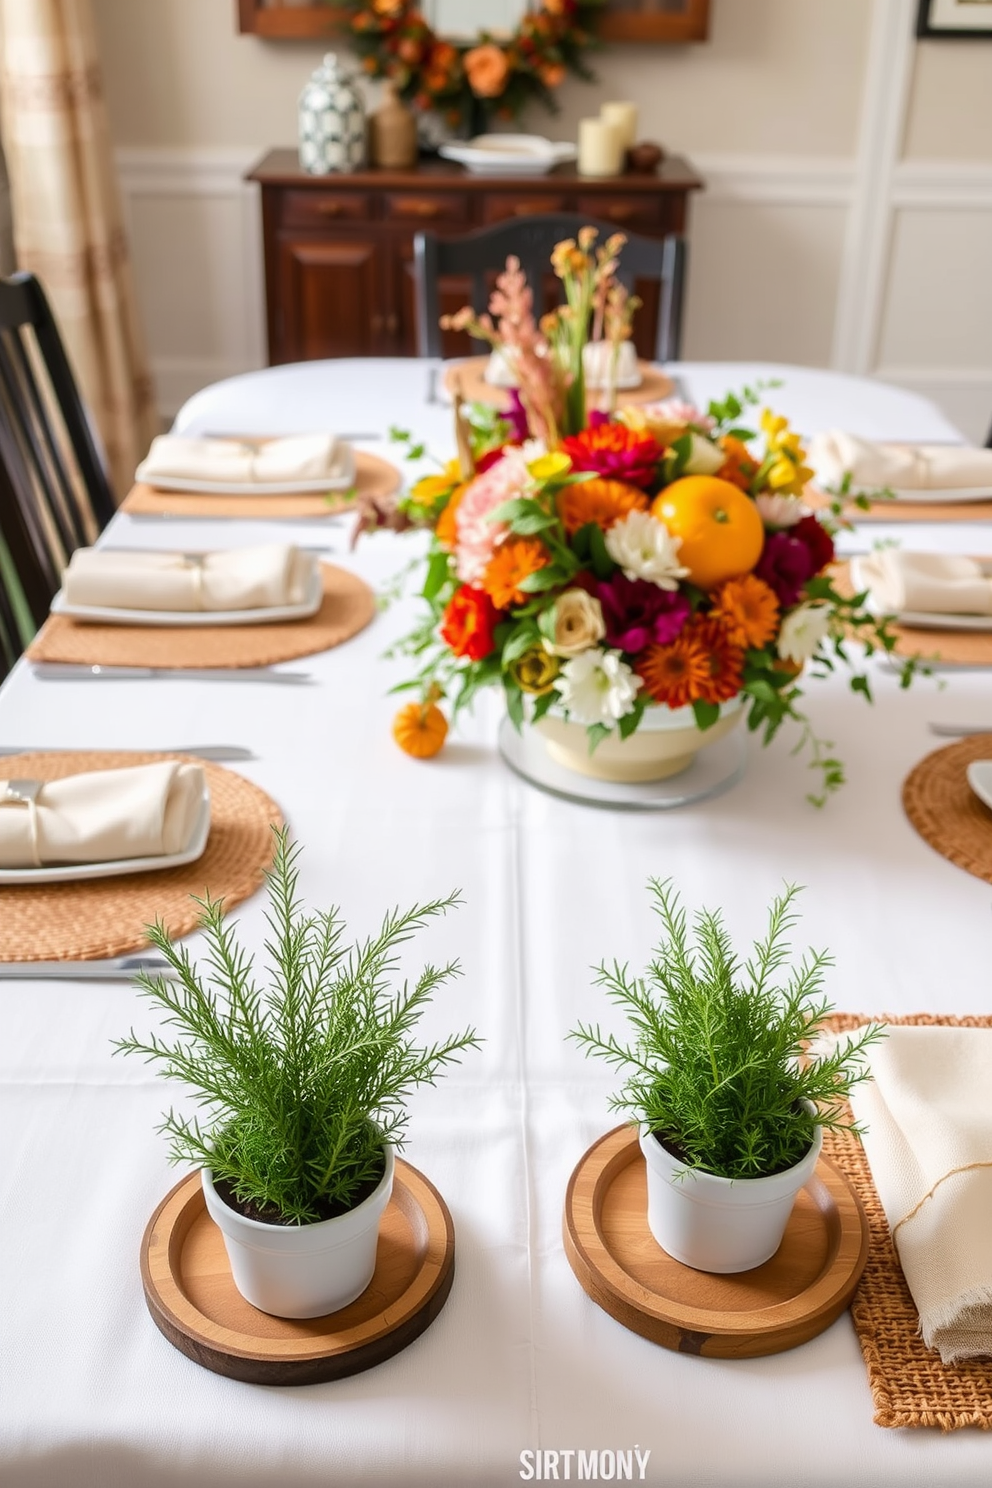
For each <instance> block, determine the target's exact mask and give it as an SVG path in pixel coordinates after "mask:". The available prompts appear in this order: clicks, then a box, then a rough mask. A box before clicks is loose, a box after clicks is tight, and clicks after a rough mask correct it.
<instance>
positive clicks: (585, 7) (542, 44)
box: [350, 0, 602, 134]
mask: <svg viewBox="0 0 992 1488" xmlns="http://www.w3.org/2000/svg"><path fill="white" fill-rule="evenodd" d="M350 9H351V12H352V15H351V30H352V34H353V37H354V43H355V49H356V50H357V52H358V54H359V56H360V57H361V59H362V68H363V70H364V71H365V73H366V74H367V75H368V76H369V77H376V78H389V79H390V80H391V81H392V82H394V83H395V84H396V86H397V88H398V90H399V93H400V96H401V97H402V98H403V99H404V100H405V101H406V102H407V103H409V104H412V105H413V107H414V108H415V109H417V110H418V111H420V112H423V113H426V112H428V111H429V110H435V111H436V112H437V113H438V114H439V115H440V116H441V118H442V119H443V120H444V122H445V124H447V125H448V126H449V127H450V128H451V129H453V130H457V131H459V132H464V131H467V132H468V133H469V134H476V133H481V132H482V131H483V130H484V129H486V128H487V127H488V126H489V125H490V124H491V123H493V122H494V121H502V122H509V121H511V120H513V119H516V118H517V117H518V116H519V114H520V113H521V111H522V110H523V108H524V107H525V105H526V104H528V103H532V102H538V103H541V104H543V106H544V107H545V108H547V109H549V110H551V111H552V112H555V111H556V110H557V107H558V105H557V103H556V101H555V98H554V90H555V89H556V88H557V87H559V86H560V84H561V83H562V82H564V80H565V76H566V74H567V73H569V72H573V73H575V74H577V76H579V77H581V78H585V79H586V80H587V81H589V80H590V79H591V78H592V73H591V72H590V71H589V68H588V67H587V66H586V62H585V53H586V51H587V50H588V49H589V48H590V47H591V46H594V45H595V39H596V38H595V31H594V18H595V15H596V12H597V11H599V10H601V9H602V0H541V4H540V6H539V7H538V8H537V9H535V10H528V11H526V12H525V13H524V15H523V16H522V17H521V19H520V23H519V25H518V26H517V29H516V31H514V32H513V34H512V35H507V34H505V33H503V34H499V35H497V34H495V33H491V32H488V31H482V32H480V33H479V36H478V37H477V38H475V40H474V41H473V42H472V43H471V44H469V43H465V44H460V43H457V42H454V41H445V40H443V39H442V38H441V37H440V36H438V35H436V34H435V32H434V31H432V30H431V28H430V26H429V25H428V24H427V22H426V20H425V19H424V17H423V15H421V13H420V11H419V10H418V9H417V6H416V4H415V3H414V0H371V3H368V0H359V3H352V4H351V6H350Z"/></svg>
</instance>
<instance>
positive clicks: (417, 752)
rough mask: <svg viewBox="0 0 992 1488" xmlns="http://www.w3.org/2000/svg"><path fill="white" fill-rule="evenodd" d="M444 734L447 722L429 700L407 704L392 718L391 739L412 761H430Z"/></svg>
mask: <svg viewBox="0 0 992 1488" xmlns="http://www.w3.org/2000/svg"><path fill="white" fill-rule="evenodd" d="M447 734H448V720H447V719H446V718H445V716H444V714H443V713H442V712H441V709H440V708H439V707H438V706H437V704H436V703H435V702H434V701H433V699H431V698H427V699H425V701H424V702H422V703H407V705H406V707H405V708H401V709H400V711H399V712H398V713H397V715H396V717H395V718H394V719H393V738H394V739H395V740H396V742H397V744H398V745H399V746H400V748H401V749H402V750H403V752H404V754H410V755H412V756H413V758H414V759H432V758H433V757H434V755H435V754H437V753H438V751H439V750H440V749H441V747H442V745H443V744H444V741H445V739H446V737H447Z"/></svg>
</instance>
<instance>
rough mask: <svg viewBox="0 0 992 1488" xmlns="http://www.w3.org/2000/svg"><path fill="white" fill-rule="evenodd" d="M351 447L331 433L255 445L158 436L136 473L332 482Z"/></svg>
mask: <svg viewBox="0 0 992 1488" xmlns="http://www.w3.org/2000/svg"><path fill="white" fill-rule="evenodd" d="M349 454H350V452H349V449H348V446H347V445H343V444H341V443H340V441H339V440H337V439H335V437H334V435H333V434H294V435H292V436H290V437H288V438H285V439H268V440H265V441H260V442H258V443H255V442H254V441H251V440H239V439H188V438H185V437H184V436H183V435H181V434H160V435H159V436H158V438H157V439H153V440H152V444H151V449H150V450H149V451H148V454H147V455H146V456H145V459H144V460H143V461H142V462H141V464H140V465H139V466H138V469H137V472H136V474H137V476H138V479H139V480H143V481H147V482H148V483H149V485H154V484H155V481H156V478H159V477H163V476H165V477H170V478H172V479H173V480H176V479H179V480H204V481H216V482H224V483H240V484H254V485H260V486H264V485H266V484H272V483H276V482H286V481H291V480H324V479H325V478H326V479H328V480H332V479H335V478H336V477H339V476H340V475H341V474H342V471H343V470H344V467H345V464H346V462H347V459H348V457H349Z"/></svg>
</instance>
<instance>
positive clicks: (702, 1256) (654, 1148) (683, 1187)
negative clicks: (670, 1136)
mask: <svg viewBox="0 0 992 1488" xmlns="http://www.w3.org/2000/svg"><path fill="white" fill-rule="evenodd" d="M822 1142H823V1130H822V1128H821V1127H819V1126H818V1127H816V1129H815V1136H814V1138H813V1142H812V1145H811V1146H810V1149H809V1151H808V1152H807V1153H806V1156H805V1157H804V1158H803V1159H802V1160H801V1161H800V1162H798V1163H796V1165H795V1166H794V1167H791V1168H786V1170H785V1172H784V1173H773V1174H771V1176H770V1177H767V1178H720V1177H718V1176H717V1174H716V1173H704V1172H702V1171H701V1170H700V1169H698V1168H686V1166H685V1163H683V1162H680V1161H679V1159H678V1158H677V1157H675V1156H674V1155H673V1154H672V1153H671V1152H669V1150H668V1148H667V1147H665V1146H663V1145H662V1143H661V1142H659V1140H658V1138H657V1137H656V1136H655V1134H654V1132H652V1131H650V1130H649V1129H648V1128H647V1127H643V1126H642V1127H641V1133H640V1143H641V1151H642V1152H643V1154H644V1162H645V1166H646V1169H647V1182H648V1228H649V1229H650V1231H651V1233H652V1235H653V1236H654V1238H655V1239H656V1240H657V1242H658V1244H659V1245H660V1246H661V1248H662V1250H664V1251H666V1252H667V1254H668V1255H670V1256H671V1257H672V1258H673V1259H674V1260H676V1261H681V1263H682V1265H683V1266H691V1267H692V1269H693V1270H694V1271H714V1272H717V1273H719V1274H721V1275H727V1274H732V1273H734V1272H737V1271H751V1270H753V1269H754V1267H755V1266H762V1265H764V1263H765V1261H769V1260H771V1258H772V1256H773V1255H774V1254H775V1252H776V1251H777V1250H778V1248H779V1246H780V1245H781V1243H782V1237H783V1236H784V1234H785V1227H786V1225H787V1224H788V1222H789V1215H790V1214H791V1213H792V1206H793V1204H794V1203H795V1201H796V1195H797V1194H798V1192H799V1190H800V1189H801V1188H802V1187H803V1186H804V1185H805V1184H806V1183H808V1182H809V1180H810V1178H811V1177H812V1176H813V1170H814V1168H815V1167H816V1164H817V1162H818V1160H819V1156H820V1147H821V1145H822Z"/></svg>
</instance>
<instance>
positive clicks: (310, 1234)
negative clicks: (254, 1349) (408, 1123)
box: [201, 1147, 395, 1318]
mask: <svg viewBox="0 0 992 1488" xmlns="http://www.w3.org/2000/svg"><path fill="white" fill-rule="evenodd" d="M394 1168H395V1158H394V1154H393V1149H392V1147H387V1148H386V1171H385V1172H384V1173H383V1175H382V1181H381V1183H380V1184H379V1186H378V1188H377V1189H376V1190H375V1192H374V1193H371V1194H369V1196H368V1198H367V1199H365V1200H363V1202H362V1203H361V1204H358V1205H357V1206H356V1207H355V1208H354V1209H349V1210H348V1212H347V1214H339V1215H336V1216H335V1217H334V1218H333V1219H324V1220H321V1221H320V1222H319V1223H318V1224H309V1225H272V1224H263V1223H261V1221H260V1220H257V1219H248V1218H247V1217H246V1216H245V1215H243V1214H239V1213H238V1212H237V1210H236V1209H232V1208H231V1207H230V1205H228V1204H225V1203H224V1200H223V1199H222V1198H221V1197H220V1195H219V1194H218V1192H217V1190H216V1189H215V1188H214V1185H213V1179H212V1175H211V1173H210V1171H209V1169H207V1168H204V1169H203V1171H202V1174H201V1177H202V1180H203V1197H204V1199H205V1200H206V1204H207V1211H208V1213H209V1215H210V1217H211V1219H212V1220H213V1221H214V1223H215V1224H216V1225H217V1227H218V1228H219V1230H220V1232H221V1234H222V1235H223V1236H224V1246H225V1248H226V1250H227V1258H228V1260H229V1261H230V1263H231V1274H232V1276H233V1277H234V1284H235V1286H236V1287H237V1289H238V1291H239V1292H240V1293H241V1295H242V1297H244V1299H245V1301H246V1302H250V1303H251V1305H252V1306H253V1307H257V1308H258V1309H259V1311H260V1312H268V1313H271V1314H272V1315H273V1317H284V1318H310V1317H324V1316H325V1315H326V1314H327V1313H329V1312H337V1311H338V1309H339V1308H341V1307H347V1305H348V1303H349V1302H354V1300H355V1298H356V1297H358V1296H360V1295H361V1294H362V1292H364V1290H365V1288H366V1287H367V1286H368V1284H369V1282H370V1281H371V1280H372V1273H373V1271H374V1270H375V1253H376V1246H377V1244H378V1241H379V1221H380V1220H381V1218H382V1215H383V1213H384V1211H385V1208H386V1205H387V1204H388V1203H389V1196H390V1194H391V1193H392V1189H393V1171H394Z"/></svg>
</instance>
